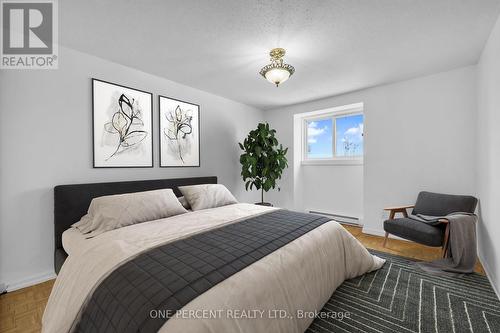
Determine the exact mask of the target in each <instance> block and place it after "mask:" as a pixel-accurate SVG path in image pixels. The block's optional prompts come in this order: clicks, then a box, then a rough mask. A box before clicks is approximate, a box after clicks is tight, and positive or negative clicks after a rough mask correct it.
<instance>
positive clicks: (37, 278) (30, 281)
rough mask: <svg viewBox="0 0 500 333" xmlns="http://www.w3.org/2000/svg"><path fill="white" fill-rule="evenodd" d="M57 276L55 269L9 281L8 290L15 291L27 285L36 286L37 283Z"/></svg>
mask: <svg viewBox="0 0 500 333" xmlns="http://www.w3.org/2000/svg"><path fill="white" fill-rule="evenodd" d="M55 278H56V274H55V273H54V271H49V272H45V273H42V274H37V275H34V276H31V277H29V278H26V279H23V280H19V281H15V282H12V283H7V292H11V291H15V290H18V289H22V288H26V287H31V286H34V285H35V284H39V283H42V282H46V281H49V280H52V279H55Z"/></svg>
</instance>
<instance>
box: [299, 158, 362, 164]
mask: <svg viewBox="0 0 500 333" xmlns="http://www.w3.org/2000/svg"><path fill="white" fill-rule="evenodd" d="M301 165H363V159H362V158H351V159H341V158H339V159H327V160H305V161H302V162H301Z"/></svg>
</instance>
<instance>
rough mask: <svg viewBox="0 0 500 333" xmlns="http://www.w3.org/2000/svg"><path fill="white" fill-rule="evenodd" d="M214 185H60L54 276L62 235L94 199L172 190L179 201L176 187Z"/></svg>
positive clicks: (208, 180) (202, 180)
mask: <svg viewBox="0 0 500 333" xmlns="http://www.w3.org/2000/svg"><path fill="white" fill-rule="evenodd" d="M198 184H217V177H215V176H212V177H195V178H174V179H157V180H139V181H126V182H114V183H94V184H75V185H59V186H56V187H55V188H54V240H55V252H54V267H55V270H56V273H58V272H59V270H60V269H61V266H62V264H63V262H64V260H65V259H66V257H67V256H68V255H67V254H66V252H65V251H64V249H63V247H62V233H63V232H64V231H65V230H66V229H68V228H69V227H70V226H71V225H72V224H73V223H76V222H78V221H79V220H80V219H81V218H82V216H84V215H85V214H86V213H87V210H88V208H89V205H90V202H91V201H92V199H93V198H97V197H101V196H103V195H112V194H123V193H133V192H142V191H150V190H158V189H162V188H171V189H173V190H174V192H175V194H176V195H177V196H178V197H179V196H181V193H180V192H179V189H178V187H179V186H185V185H198Z"/></svg>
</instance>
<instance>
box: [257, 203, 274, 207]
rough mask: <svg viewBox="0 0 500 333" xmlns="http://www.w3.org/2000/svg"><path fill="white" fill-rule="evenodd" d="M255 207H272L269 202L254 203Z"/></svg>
mask: <svg viewBox="0 0 500 333" xmlns="http://www.w3.org/2000/svg"><path fill="white" fill-rule="evenodd" d="M255 204H256V205H259V206H268V207H273V204H272V203H270V202H256V203H255Z"/></svg>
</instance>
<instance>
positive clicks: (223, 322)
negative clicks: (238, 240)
mask: <svg viewBox="0 0 500 333" xmlns="http://www.w3.org/2000/svg"><path fill="white" fill-rule="evenodd" d="M216 183H217V178H216V177H197V178H178V179H162V180H146V181H130V182H115V183H97V184H79V185H63V186H57V187H55V190H54V195H55V219H54V223H55V258H54V259H55V260H54V261H55V270H56V272H58V277H57V279H56V282H55V284H54V288H53V290H52V293H51V295H50V298H49V301H48V304H47V307H46V310H45V313H44V316H43V320H42V326H43V332H77V331H78V332H79V331H82V332H83V331H85V330H84V329H82V327H85V325H83V326H82V322H84V324H85V322H86V320H87V319H88V318H89V317H88V314H87V312H88V311H89V310H88V309H89V307H90V305H91V304H93V303H94V298H96V297H99V291H100V290H101V289H103V287H102V286H103V285H105V284H106V283H107V282H109V280H110V279H115V280H114V281H111V282H110V283H109V284H111V285H113V284H114V285H115V286H117V285H119V283H120V282H122V281H118V282H117V280H116V279H117V277H115V276H118V278H120V279H121V280H128V277H129V276H131V275H130V274H132V273H126V274H125V275H123V274H122V275H117V272H119V271H120V270H123V267H127V265H129V266H131V265H132V264H134V261H137V260H138V258H141V256H144V255H145V254H147V253H150V252H152V251H155V250H157V249H162V248H163V249H171V248H172V247H170V248H169V246H174V247H175V246H177V244H181V243H182V242H184V243H188V244H189V243H190V242H191V243H193V242H194V241H196V240H197V239H199V238H202V237H207V235H212V236H213V237H212V238H213V239H221V238H215V236H217V237H220V232H222V231H223V230H231V232H236V231H237V228H247V229H242V230H243V231H245V230H249V229H248V227H249V226H251V224H252V223H254V224H255V225H258V224H257V223H261V224H260V225H261V226H265V223H271V222H272V221H273V220H272V219H274V220H276V219H277V220H279V219H281V220H285V219H287V218H288V219H290V220H292V219H295V218H297V219H299V220H300V219H305V220H310V221H312V222H307V223H310V224H311V225H312V227H310V228H309V229H304V231H303V233H302V234H300V235H298V236H296V238H290V239H288V240H286V241H282V242H281V243H280V246H275V247H273V248H271V249H268V250H267V252H265V253H261V255H260V256H258V257H257V258H258V259H254V261H252V260H250V262H247V263H246V264H242V265H241V266H242V267H241V268H240V269H239V270H235V271H234V272H230V273H227V274H226V276H225V277H223V278H221V279H219V280H216V281H214V282H213V283H212V284H211V285H209V286H205V287H204V288H201V289H200V290H201V291H200V292H199V293H198V294H196V295H193V296H190V298H188V299H187V300H186V301H185V302H184V303H182V304H181V305H178V307H177V308H176V309H177V310H176V311H174V312H173V313H168V314H167V313H165V312H162V311H150V312H149V313H148V316H149V318H148V322H147V323H146V322H145V324H143V326H140V327H141V329H137V327H138V326H134V329H133V331H139V330H140V331H160V332H304V331H305V330H306V329H307V327H308V326H309V325H310V323H311V322H312V320H313V319H314V316H311V315H307V314H314V313H315V312H316V311H319V310H320V309H321V308H322V307H323V305H324V304H325V302H326V301H327V300H328V299H329V298H330V296H331V294H332V293H333V292H334V291H335V289H336V288H337V287H338V286H339V285H340V284H341V283H342V282H343V281H344V280H346V279H349V278H353V277H355V276H359V275H361V274H364V273H366V272H369V271H372V270H376V269H378V268H380V267H381V266H382V265H383V263H384V260H383V259H380V258H378V257H376V256H373V255H371V254H370V253H369V252H368V251H367V250H366V249H365V248H364V247H363V246H362V245H361V244H360V243H359V242H358V241H357V240H356V239H355V238H354V237H352V236H351V234H349V233H348V232H347V231H346V230H345V229H344V228H343V227H342V226H340V225H339V224H338V223H336V222H334V221H330V220H328V219H326V220H325V218H323V217H322V218H318V217H314V216H312V215H310V214H302V213H293V212H288V211H284V210H279V209H277V208H272V207H263V206H257V205H252V204H245V203H235V204H231V205H226V206H222V207H217V208H210V209H202V210H197V211H192V212H189V213H186V214H180V215H176V216H172V217H167V218H163V219H158V220H153V221H148V222H144V223H139V224H134V225H129V226H126V227H123V228H119V229H116V230H112V231H107V232H104V233H103V234H100V235H99V236H97V237H94V238H89V239H86V238H84V237H82V235H80V234H79V232H78V230H76V229H74V228H71V225H72V224H73V223H75V222H77V221H79V220H80V219H81V218H82V217H83V216H84V215H85V214H86V212H87V209H88V208H89V205H90V203H91V201H92V199H93V198H97V197H101V196H106V195H113V194H124V193H134V192H142V191H150V190H158V189H164V188H171V189H173V191H174V193H175V195H176V196H178V197H179V196H181V193H180V191H179V189H178V187H180V186H185V185H197V184H216ZM280 216H281V217H280ZM266 219H267V220H266ZM269 221H271V222H269ZM279 223H282V225H288V224H287V223H285V222H283V221H281V222H279ZM301 223H302V222H301ZM304 223H305V222H304ZM313 223H316V224H313ZM244 225H245V226H244ZM231 228H232V229H231ZM217 232H219V235H217ZM247 233H248V232H247ZM63 234H64V237H63ZM226 234H227V232H226ZM249 234H251V232H249ZM240 236H241V235H240ZM240 236H235V237H240ZM243 236H244V235H243ZM264 236H265V235H263V237H264ZM287 237H288V236H287ZM245 240H248V239H244V240H243V242H244V241H245ZM281 240H282V239H281ZM225 242H227V243H228V244H229V245H231V244H230V243H232V242H231V240H230V239H229V240H226V241H225ZM255 242H256V243H258V240H256V241H255ZM184 243H182V244H184ZM229 245H227V246H229ZM233 245H234V244H233ZM251 245H252V244H251ZM221 246H222V247H225V246H226V244H225V243H224V244H223V245H221ZM235 246H239V244H236V245H235ZM252 246H253V245H252ZM177 247H179V246H177ZM177 247H176V248H177ZM267 247H270V246H267ZM262 249H263V247H261V248H258V249H257V250H255V251H262ZM168 251H170V250H168ZM181 255H182V256H184V255H185V254H181ZM199 255H200V256H201V257H204V256H205V255H204V254H199ZM245 258H246V259H248V256H247V257H244V256H242V257H241V258H240V259H245ZM243 261H245V260H243ZM240 262H241V260H240ZM135 266H137V264H135ZM145 267H153V266H145ZM226 268H227V267H226ZM141 269H142V270H144V268H141ZM156 269H158V267H157V268H156ZM158 270H159V269H158ZM125 271H126V270H125ZM126 272H129V271H126ZM221 272H222V270H221ZM127 274H129V275H127ZM148 274H152V273H151V272H148ZM155 274H156V273H155ZM219 275H220V274H219ZM186 280H187V278H186ZM134 283H135V282H134V281H132V282H129V285H127V286H125V287H120V288H122V289H118V290H117V291H116V290H115V292H116V293H117V294H120V295H121V296H123V297H125V298H126V297H127V295H131V294H133V292H137V291H136V290H129V289H127V288H130V287H131V286H134ZM138 288H140V286H138ZM142 288H144V286H142ZM126 289H127V290H128V291H127V290H126ZM195 289H196V288H195ZM138 290H140V289H138ZM147 293H148V289H144V290H143V291H142V292H141V297H142V294H147ZM157 294H159V292H155V293H154V295H151V296H150V297H154V296H155V295H157ZM96 295H97V296H96ZM120 295H118V296H120ZM129 298H131V297H130V296H129ZM116 299H119V298H116ZM134 299H135V300H137V299H138V297H132V299H131V300H130V302H133V301H134ZM136 303H137V302H136ZM110 304H111V303H110ZM120 307H121V308H124V310H123V313H122V314H120V316H119V318H118V319H117V323H119V324H114V325H113V323H114V317H113V318H111V317H112V315H110V320H109V324H106V325H109V326H99V325H100V324H102V323H106V321H105V320H101V321H100V324H99V323H98V324H95V325H96V326H95V328H94V329H93V331H127V328H129V327H128V326H125V329H124V328H123V327H121V326H119V325H122V324H123V322H124V321H123V320H121V322H120V318H125V317H127V315H128V316H129V317H130V316H132V317H133V316H134V314H130V313H128V314H127V312H131V311H127V309H129V310H130V308H132V307H131V305H123V304H121V305H120ZM116 308H118V307H116ZM102 311H104V310H102ZM115 312H118V310H116V311H115ZM89 313H91V314H92V312H89ZM162 316H167V318H158V317H162ZM91 317H92V315H91ZM94 317H98V315H95V316H94ZM101 317H102V315H101ZM115 317H116V316H115ZM132 317H131V318H132ZM101 319H102V318H101ZM159 320H160V321H159ZM150 323H153V324H154V325H156V326H154V325H149V324H150ZM148 325H149V326H148ZM104 327H105V328H104ZM130 327H132V326H130ZM148 327H149V328H148ZM151 327H154V329H153V328H151Z"/></svg>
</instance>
